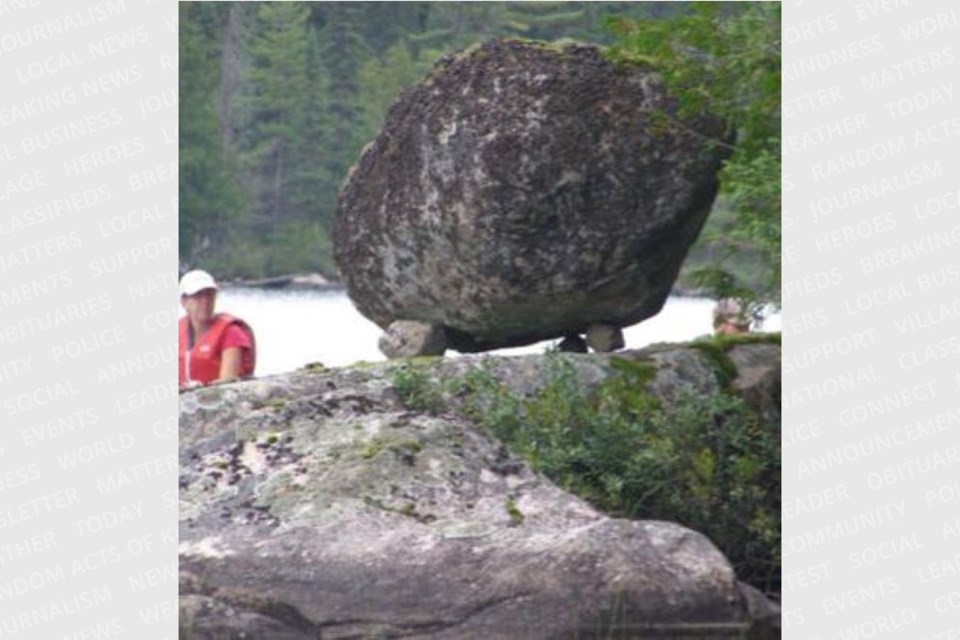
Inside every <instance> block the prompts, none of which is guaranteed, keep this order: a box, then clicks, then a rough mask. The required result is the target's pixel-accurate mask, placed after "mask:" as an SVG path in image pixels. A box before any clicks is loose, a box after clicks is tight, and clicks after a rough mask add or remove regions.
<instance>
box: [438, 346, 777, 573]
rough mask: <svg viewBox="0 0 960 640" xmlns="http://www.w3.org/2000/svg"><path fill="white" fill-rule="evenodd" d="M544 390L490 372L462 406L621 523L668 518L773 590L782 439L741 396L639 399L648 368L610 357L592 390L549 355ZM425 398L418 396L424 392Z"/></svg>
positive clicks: (475, 375) (472, 380) (475, 378)
mask: <svg viewBox="0 0 960 640" xmlns="http://www.w3.org/2000/svg"><path fill="white" fill-rule="evenodd" d="M547 362H548V368H549V370H548V382H547V384H546V385H545V386H544V387H543V388H542V390H541V391H540V392H539V393H538V394H537V395H536V396H534V397H531V398H520V397H517V395H516V394H514V393H513V392H512V391H510V390H509V389H507V388H506V387H504V386H503V385H501V384H500V383H499V382H497V380H496V378H495V377H494V376H493V374H492V372H491V371H490V370H489V369H487V368H480V369H475V370H474V371H472V372H471V373H469V374H468V375H467V376H466V377H465V378H464V379H463V381H462V382H463V384H462V391H464V392H465V397H466V400H465V404H464V410H465V412H466V413H467V415H468V416H470V417H472V418H473V419H475V420H476V421H477V422H479V423H480V424H481V425H483V426H484V427H486V428H488V429H489V430H490V431H491V432H492V433H494V434H495V435H496V436H497V437H499V438H500V439H501V440H503V441H504V442H505V443H506V444H507V446H508V447H510V448H511V449H512V450H513V451H515V452H517V453H518V454H520V455H522V456H523V457H524V458H526V459H527V460H528V461H529V462H530V463H531V465H532V466H534V468H536V469H537V470H539V471H541V472H542V473H544V474H545V475H546V476H547V477H549V478H550V479H552V480H553V481H554V482H556V483H557V484H558V485H559V486H561V487H563V488H564V489H566V490H569V491H571V492H573V493H575V494H577V495H579V496H581V497H583V498H584V499H586V500H588V501H590V502H591V503H592V504H594V505H595V506H596V507H598V508H599V509H601V510H603V511H605V512H607V513H609V514H611V515H614V516H621V517H628V518H642V519H657V520H669V521H674V522H678V523H680V524H683V525H685V526H687V527H690V528H691V529H694V530H696V531H700V532H702V533H704V534H706V535H707V536H708V537H709V538H710V539H711V540H713V542H714V543H715V544H716V545H717V546H718V547H719V548H720V549H721V551H723V552H724V554H725V555H726V556H727V558H729V559H730V561H731V562H732V563H733V565H734V568H735V569H736V571H737V575H738V576H739V577H740V578H741V579H743V580H746V581H747V582H750V583H751V584H754V585H755V586H757V587H759V588H761V589H763V590H765V591H767V592H779V589H780V586H779V585H780V577H779V576H780V443H779V434H778V432H777V430H776V429H774V428H772V427H771V425H764V424H761V423H760V421H759V419H758V418H757V416H756V415H755V413H754V412H753V411H752V410H751V409H750V408H749V407H748V406H747V405H746V404H745V403H744V401H743V400H742V399H740V398H739V397H737V396H734V395H730V394H727V393H718V394H715V395H705V394H703V393H700V392H697V391H694V390H692V389H681V390H679V392H678V394H677V397H676V399H675V400H674V401H672V402H670V403H661V402H659V401H658V399H657V398H655V397H653V396H652V395H650V394H649V393H647V392H646V391H645V386H646V383H647V382H648V381H649V380H650V378H651V377H652V375H653V373H654V368H653V366H652V364H651V363H649V362H646V361H628V360H618V359H613V360H612V362H614V363H615V364H614V366H616V367H617V368H618V370H619V373H618V375H615V376H612V377H610V378H608V379H607V380H606V381H604V382H603V383H601V385H600V386H599V387H598V388H597V389H596V390H595V391H594V392H593V393H589V394H588V393H585V392H584V391H583V390H582V388H581V387H580V385H579V384H578V383H577V380H576V375H575V371H574V368H573V365H572V364H571V362H570V361H569V360H567V359H565V358H564V357H563V356H560V355H548V356H547ZM419 393H422V392H419Z"/></svg>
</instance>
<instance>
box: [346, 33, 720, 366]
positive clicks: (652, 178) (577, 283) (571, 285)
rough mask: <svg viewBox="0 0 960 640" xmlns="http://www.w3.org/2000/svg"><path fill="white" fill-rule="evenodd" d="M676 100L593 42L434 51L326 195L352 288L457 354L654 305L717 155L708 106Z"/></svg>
mask: <svg viewBox="0 0 960 640" xmlns="http://www.w3.org/2000/svg"><path fill="white" fill-rule="evenodd" d="M675 111H676V109H675V100H674V99H672V98H671V97H670V96H669V95H667V93H666V92H665V90H664V88H663V86H662V83H661V82H660V80H659V79H658V76H657V74H656V73H655V72H654V71H652V70H650V69H646V68H642V67H638V66H623V65H618V64H615V63H613V62H611V61H609V60H607V59H605V58H604V56H603V55H602V54H601V51H600V50H599V49H597V48H595V47H592V46H587V45H581V44H568V45H563V46H559V45H558V46H553V45H544V44H537V43H531V42H520V41H513V40H491V41H488V42H486V43H483V44H482V45H479V46H476V47H474V48H471V49H468V50H466V51H464V52H462V53H460V54H457V55H453V56H449V57H446V58H444V59H442V60H441V61H440V62H438V63H437V64H436V65H435V67H434V69H433V70H432V72H431V73H430V74H429V75H428V77H426V78H425V79H424V80H423V81H421V82H420V83H419V84H418V85H416V86H414V87H413V88H412V89H409V90H407V91H406V92H405V93H404V94H403V95H402V96H401V97H400V98H399V99H398V100H397V102H396V103H395V104H394V105H393V106H392V107H391V109H390V111H389V113H388V115H387V117H386V120H385V123H384V125H383V128H382V129H381V131H380V133H379V135H378V136H377V137H376V139H375V140H374V141H373V142H372V143H371V144H370V145H368V147H367V148H366V149H365V150H364V151H363V153H362V154H361V157H360V158H359V161H358V163H357V164H356V166H355V167H354V168H353V169H352V171H351V173H350V175H349V176H348V178H347V180H346V181H345V183H344V185H343V188H342V189H341V191H340V194H339V200H338V208H337V212H336V220H335V225H334V227H335V228H334V257H335V260H336V264H337V268H338V270H339V273H340V277H341V279H342V282H343V283H344V285H345V286H346V289H347V293H348V295H349V296H350V299H351V300H352V301H353V303H354V305H355V306H356V308H357V309H358V310H359V311H360V312H361V313H362V314H363V315H364V316H366V317H367V318H369V319H370V320H372V321H373V322H375V323H376V324H377V325H379V326H380V327H381V328H383V329H384V330H386V329H387V328H388V327H390V325H391V324H392V323H394V322H395V321H398V320H399V321H416V322H420V323H426V324H429V325H433V326H435V327H437V328H439V329H441V330H442V331H443V333H444V335H445V346H446V347H447V348H450V349H455V350H457V351H461V352H477V351H486V350H490V349H495V348H501V347H511V346H519V345H524V344H531V343H534V342H537V341H540V340H549V339H553V338H562V337H566V336H571V335H578V334H583V333H584V332H585V331H586V330H587V328H588V327H590V326H591V325H611V326H614V327H625V326H629V325H632V324H635V323H637V322H639V321H641V320H643V319H645V318H648V317H650V316H652V315H654V314H656V313H657V312H658V311H659V310H660V309H661V307H662V306H663V304H664V302H665V300H666V298H667V295H668V293H669V291H670V289H671V287H672V285H673V284H674V281H675V280H676V277H677V274H678V272H679V269H680V265H681V263H682V262H683V259H684V257H685V256H686V253H687V250H688V248H689V246H690V244H691V243H692V242H693V241H694V240H695V238H696V236H697V235H698V233H699V231H700V229H701V227H702V225H703V222H704V220H705V218H706V216H707V213H708V212H709V210H710V207H711V204H712V202H713V200H714V197H715V195H716V191H717V171H718V169H719V167H720V165H721V162H722V160H723V158H724V154H725V153H726V152H725V151H724V148H723V145H715V144H712V143H710V142H709V140H711V139H720V138H721V137H722V133H723V129H722V126H721V124H720V123H719V122H718V121H717V120H716V119H713V118H711V117H709V116H702V117H697V118H693V119H690V120H687V121H684V122H683V123H682V124H677V123H676V119H675V118H674V117H673V116H672V115H671V114H675ZM664 114H666V115H665V116H664Z"/></svg>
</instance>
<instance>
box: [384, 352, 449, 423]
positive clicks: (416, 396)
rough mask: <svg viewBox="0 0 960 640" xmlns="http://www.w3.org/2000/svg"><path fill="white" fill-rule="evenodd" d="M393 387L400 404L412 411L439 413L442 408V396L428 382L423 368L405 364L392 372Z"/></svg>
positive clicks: (428, 376) (434, 386) (427, 375)
mask: <svg viewBox="0 0 960 640" xmlns="http://www.w3.org/2000/svg"><path fill="white" fill-rule="evenodd" d="M393 387H394V389H396V391H397V395H399V396H400V402H402V403H403V405H404V406H405V407H407V408H408V409H411V410H413V411H426V412H427V413H440V411H442V410H443V407H444V401H443V394H442V393H441V391H440V389H439V388H438V387H437V386H436V385H434V384H433V383H432V382H431V380H430V375H429V374H428V373H427V370H426V368H425V367H422V366H417V365H415V364H412V363H405V364H402V365H400V366H398V367H396V368H395V369H394V370H393Z"/></svg>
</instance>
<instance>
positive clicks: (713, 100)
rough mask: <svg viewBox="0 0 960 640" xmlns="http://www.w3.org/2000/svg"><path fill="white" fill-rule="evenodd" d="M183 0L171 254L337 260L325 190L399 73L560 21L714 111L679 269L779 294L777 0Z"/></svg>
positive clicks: (250, 270)
mask: <svg viewBox="0 0 960 640" xmlns="http://www.w3.org/2000/svg"><path fill="white" fill-rule="evenodd" d="M179 7H180V9H179V11H180V15H179V19H180V257H181V263H182V266H186V265H190V266H193V265H199V264H202V265H203V266H205V267H207V268H210V269H212V270H214V271H215V272H217V273H218V275H221V276H225V277H230V276H239V277H258V276H266V275H274V274H278V273H288V272H294V271H319V272H321V273H324V274H326V275H333V272H334V268H333V265H332V259H331V251H330V243H329V230H330V227H331V223H332V218H333V215H334V211H335V207H336V194H337V190H338V189H339V187H340V185H341V183H342V182H343V180H344V179H345V177H346V175H347V173H348V171H349V168H350V167H351V166H352V165H353V164H354V162H356V160H357V158H358V156H359V154H360V151H361V149H362V148H363V146H364V145H365V144H367V143H368V142H370V141H371V140H372V139H373V138H374V136H375V135H376V133H377V131H378V130H379V128H380V126H381V124H382V122H383V118H384V116H385V114H386V112H387V109H388V107H389V106H390V104H391V103H392V102H393V101H394V99H395V98H396V97H397V95H398V94H399V93H400V91H402V89H403V88H404V87H407V86H410V85H411V84H413V83H415V82H416V81H417V80H418V79H419V78H421V77H422V76H423V75H424V74H425V73H426V72H427V70H428V69H429V68H430V67H431V66H432V64H433V63H434V61H435V60H436V59H437V58H438V57H440V56H442V55H444V54H446V53H449V52H452V51H455V50H458V49H462V48H465V47H467V46H469V45H471V44H474V43H476V42H479V41H482V40H485V39H487V38H490V37H494V36H512V37H523V38H531V39H538V40H557V39H561V38H571V39H576V40H581V41H586V42H593V43H598V44H604V45H611V46H612V49H611V51H612V52H613V54H614V55H616V56H619V57H620V58H621V59H628V60H631V61H633V62H640V63H650V64H654V65H655V66H656V67H657V68H658V69H659V70H661V71H662V72H663V75H664V76H665V79H666V80H667V81H668V83H669V84H670V86H671V88H672V89H673V90H674V91H675V92H677V93H678V94H680V96H681V99H682V102H683V104H684V105H685V108H686V110H687V111H688V112H695V111H696V110H699V109H704V108H706V109H710V110H711V111H713V112H715V113H718V114H719V115H720V116H721V117H723V118H725V119H726V120H727V122H728V124H729V127H730V131H731V133H732V134H733V137H732V138H728V139H727V141H726V142H729V141H730V139H732V140H733V144H734V147H735V152H734V156H733V158H732V160H731V162H729V163H728V165H727V167H726V168H725V169H724V172H723V174H722V175H721V180H722V184H723V192H724V196H723V197H722V198H721V200H720V201H719V206H718V207H717V209H716V211H715V215H713V216H711V221H710V222H709V223H708V224H709V225H710V228H709V229H708V232H707V233H706V234H705V238H704V241H703V242H701V246H700V247H698V249H697V251H695V256H694V260H693V261H691V264H694V265H695V266H697V267H698V268H697V269H696V270H692V269H688V270H687V275H688V276H693V275H695V276H698V277H699V278H700V282H702V283H704V284H705V285H707V287H708V288H709V289H711V290H712V291H713V292H714V293H717V294H718V295H737V296H742V297H749V296H751V295H752V296H753V297H754V299H757V298H758V297H759V299H765V300H771V299H772V300H774V301H776V300H778V299H779V262H780V254H779V247H780V244H779V242H780V236H779V234H780V181H779V170H780V133H779V125H780V123H779V108H780V103H779V91H780V84H779V83H780V75H779V73H780V51H779V48H780V41H779V33H780V29H779V19H780V16H779V5H778V3H704V4H703V5H702V6H699V5H690V4H687V3H658V2H650V3H647V2H182V3H180V5H179ZM718 143H721V141H718ZM708 258H715V259H716V260H713V261H708V260H707V259H708ZM717 261H720V263H719V264H718V262H717Z"/></svg>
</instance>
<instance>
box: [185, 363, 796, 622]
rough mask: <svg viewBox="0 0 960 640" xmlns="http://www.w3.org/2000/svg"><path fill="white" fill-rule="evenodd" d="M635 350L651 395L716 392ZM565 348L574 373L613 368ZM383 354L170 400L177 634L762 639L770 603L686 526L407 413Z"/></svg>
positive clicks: (677, 366)
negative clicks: (176, 427)
mask: <svg viewBox="0 0 960 640" xmlns="http://www.w3.org/2000/svg"><path fill="white" fill-rule="evenodd" d="M639 355H640V354H638V352H625V353H624V357H627V358H634V357H639ZM646 355H647V356H649V357H650V358H651V359H652V361H654V362H656V363H657V367H658V371H657V374H656V379H654V380H651V382H650V388H651V390H652V392H653V393H656V394H658V395H660V396H661V397H663V398H664V399H667V398H669V397H670V395H671V393H673V391H674V390H676V389H677V388H678V387H679V386H681V385H688V386H692V387H694V388H695V389H698V390H700V391H702V392H703V393H711V392H713V391H716V389H717V388H718V382H717V377H716V375H715V372H714V369H713V365H712V364H711V362H710V360H709V359H708V358H706V357H704V355H703V353H701V352H700V351H698V350H697V349H691V348H679V347H678V348H674V349H669V348H659V349H657V350H654V351H651V352H649V353H647V354H646ZM568 357H569V358H571V359H572V360H571V361H572V362H573V364H574V366H575V370H576V376H577V379H578V380H579V381H580V382H581V383H582V384H583V385H586V386H588V387H589V385H591V384H597V383H598V382H599V381H601V380H603V379H604V378H605V377H606V376H609V375H611V374H612V372H613V368H612V367H611V365H610V363H609V361H608V360H607V356H604V355H599V354H590V355H586V354H580V355H575V356H568ZM489 362H492V363H493V364H492V365H491V366H490V367H489V370H490V371H493V375H495V376H496V377H497V378H498V379H499V380H501V381H502V382H504V383H508V384H510V385H511V387H512V388H513V389H514V390H516V391H517V392H518V393H526V392H531V393H532V392H534V391H535V390H536V389H537V388H538V385H541V384H543V381H544V380H546V379H547V374H548V371H547V370H548V367H547V365H546V363H545V358H544V357H543V356H526V357H520V358H496V359H493V358H491V359H490V361H489ZM488 364H489V363H488ZM399 366H401V365H393V364H378V365H366V366H362V367H353V368H344V369H336V370H323V369H319V368H315V369H313V370H309V371H301V372H296V373H293V374H287V375H282V376H275V377H270V378H265V379H259V380H252V381H246V382H241V383H234V384H227V385H222V386H218V387H212V388H207V389H201V390H196V391H188V392H186V393H184V394H183V395H181V398H180V577H181V579H180V625H181V636H180V637H181V638H183V639H184V640H214V639H216V640H231V639H238V640H239V639H240V638H278V639H289V640H306V639H308V638H309V639H315V638H324V639H325V640H328V639H333V638H398V637H404V638H437V639H451V640H452V639H458V640H473V639H476V640H481V639H482V640H487V639H489V638H533V639H539V638H544V639H546V638H596V637H611V638H647V637H658V638H661V637H663V638H666V637H669V638H686V639H693V638H712V639H717V640H723V639H730V640H732V639H734V638H765V637H776V636H775V635H769V634H774V633H775V632H776V628H777V624H778V622H777V619H778V618H777V616H778V613H777V612H778V610H777V607H776V606H774V605H772V604H771V603H769V602H768V601H767V600H766V599H765V598H763V596H761V595H759V594H758V593H756V592H754V591H752V590H750V589H748V588H746V587H745V585H742V584H740V583H739V582H738V581H737V577H736V576H735V575H734V572H733V570H732V569H731V566H730V564H729V562H728V561H727V560H726V558H725V557H724V556H723V555H722V554H721V553H720V552H719V551H718V550H717V549H716V547H714V546H713V544H711V542H710V541H709V540H708V539H707V538H706V537H704V536H703V535H701V534H699V533H696V532H694V531H691V530H689V529H686V528H684V527H681V526H679V525H676V524H672V523H668V522H659V521H629V520H623V519H616V518H610V517H607V516H605V515H603V514H601V513H599V512H597V511H596V510H594V509H593V508H592V507H590V506H589V505H588V504H586V503H585V502H583V501H582V500H580V499H578V498H576V497H574V496H572V495H571V494H569V493H567V492H565V491H562V490H561V489H559V488H558V487H557V486H555V485H554V484H553V483H551V482H550V481H549V480H547V479H545V478H544V477H542V476H541V475H539V474H537V473H535V472H534V471H532V470H531V469H530V468H529V467H528V466H527V465H526V464H525V463H524V462H523V461H522V460H520V459H517V458H516V457H515V456H513V455H512V454H511V453H509V452H508V451H507V450H506V449H505V448H504V447H503V445H502V444H500V443H499V442H498V441H497V440H496V439H495V438H493V437H491V436H490V435H489V434H488V433H486V432H485V431H483V430H482V429H479V428H477V427H476V426H475V425H474V424H472V423H471V422H470V421H468V420H467V419H465V418H463V417H462V416H460V415H459V414H458V412H456V411H451V410H447V408H444V407H442V406H432V407H430V406H426V407H425V408H423V409H411V408H410V403H409V402H408V403H407V404H404V403H403V402H401V401H400V397H399V395H398V388H399V386H400V383H401V382H402V380H403V375H409V374H404V373H403V371H404V370H402V369H399V368H398V367H399ZM423 366H425V367H427V369H428V370H429V371H430V375H431V377H432V378H434V379H436V380H440V381H442V380H446V381H449V380H453V379H456V378H457V377H459V376H463V375H466V374H467V373H468V372H469V371H471V370H472V369H474V368H475V367H476V366H477V362H476V360H475V359H472V358H456V359H448V360H439V359H437V360H435V361H434V362H433V363H431V364H427V365H423ZM426 404H427V405H429V403H426Z"/></svg>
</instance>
